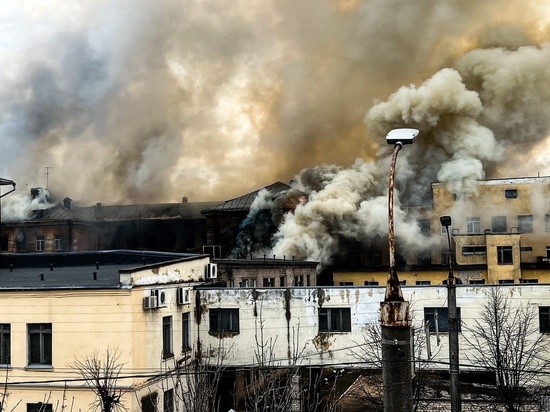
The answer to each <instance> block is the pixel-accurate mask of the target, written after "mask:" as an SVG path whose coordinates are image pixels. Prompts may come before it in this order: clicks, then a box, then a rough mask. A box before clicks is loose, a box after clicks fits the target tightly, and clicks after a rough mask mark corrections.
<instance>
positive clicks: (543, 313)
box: [539, 306, 550, 333]
mask: <svg viewBox="0 0 550 412" xmlns="http://www.w3.org/2000/svg"><path fill="white" fill-rule="evenodd" d="M543 319H544V323H543ZM539 331H540V333H550V306H539Z"/></svg>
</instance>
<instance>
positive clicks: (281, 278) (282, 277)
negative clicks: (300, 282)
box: [279, 276, 286, 286]
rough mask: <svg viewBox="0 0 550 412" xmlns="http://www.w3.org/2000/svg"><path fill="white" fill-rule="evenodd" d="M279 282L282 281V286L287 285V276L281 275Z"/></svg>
mask: <svg viewBox="0 0 550 412" xmlns="http://www.w3.org/2000/svg"><path fill="white" fill-rule="evenodd" d="M279 282H280V283H279V284H280V285H281V286H286V277H285V276H281V277H280V278H279Z"/></svg>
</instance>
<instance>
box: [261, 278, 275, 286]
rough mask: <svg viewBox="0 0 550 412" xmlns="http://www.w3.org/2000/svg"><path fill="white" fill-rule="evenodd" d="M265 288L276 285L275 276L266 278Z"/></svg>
mask: <svg viewBox="0 0 550 412" xmlns="http://www.w3.org/2000/svg"><path fill="white" fill-rule="evenodd" d="M263 282H264V288H269V287H275V278H264V279H263Z"/></svg>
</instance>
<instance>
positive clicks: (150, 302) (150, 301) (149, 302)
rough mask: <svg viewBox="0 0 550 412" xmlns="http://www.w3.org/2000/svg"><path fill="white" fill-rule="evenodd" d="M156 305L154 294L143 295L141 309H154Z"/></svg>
mask: <svg viewBox="0 0 550 412" xmlns="http://www.w3.org/2000/svg"><path fill="white" fill-rule="evenodd" d="M156 307H157V297H156V296H145V297H144V298H143V309H155V308H156Z"/></svg>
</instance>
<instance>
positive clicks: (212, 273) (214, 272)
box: [206, 263, 218, 279]
mask: <svg viewBox="0 0 550 412" xmlns="http://www.w3.org/2000/svg"><path fill="white" fill-rule="evenodd" d="M217 277H218V264H217V263H209V264H208V265H206V279H216V278H217Z"/></svg>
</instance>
